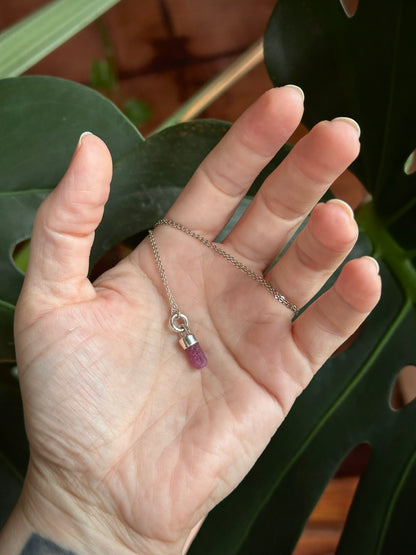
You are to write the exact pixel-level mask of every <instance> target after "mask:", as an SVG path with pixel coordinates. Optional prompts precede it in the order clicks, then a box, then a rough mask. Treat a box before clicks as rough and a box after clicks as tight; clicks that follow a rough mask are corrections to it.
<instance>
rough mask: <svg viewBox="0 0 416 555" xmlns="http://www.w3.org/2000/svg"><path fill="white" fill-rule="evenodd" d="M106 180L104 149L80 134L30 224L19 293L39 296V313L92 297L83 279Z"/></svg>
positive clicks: (108, 161) (108, 170) (107, 167)
mask: <svg viewBox="0 0 416 555" xmlns="http://www.w3.org/2000/svg"><path fill="white" fill-rule="evenodd" d="M111 176H112V162H111V155H110V153H109V151H108V149H107V147H106V145H105V144H104V142H103V141H102V140H101V139H99V138H98V137H96V136H95V135H92V134H91V133H89V132H86V133H83V134H82V135H81V137H80V139H79V142H78V145H77V147H76V149H75V152H74V155H73V157H72V160H71V163H70V165H69V168H68V170H67V171H66V173H65V175H64V177H63V178H62V180H61V182H60V183H59V185H58V186H57V187H56V188H55V189H54V190H53V191H52V193H51V194H50V195H49V196H48V197H47V198H46V199H45V200H44V201H43V203H42V204H41V205H40V207H39V209H38V212H37V214H36V217H35V222H34V225H33V232H32V240H31V245H30V255H29V264H28V268H27V272H26V278H25V283H24V290H25V291H26V292H28V291H29V292H30V295H31V296H32V295H33V296H34V297H35V298H36V297H37V298H38V297H39V295H40V296H41V297H42V298H43V299H42V300H43V302H44V303H45V304H43V308H47V307H48V306H56V305H57V304H58V305H59V304H62V303H71V302H75V301H76V302H80V301H84V300H89V299H92V298H94V296H95V292H94V288H93V287H92V285H91V283H90V281H89V280H88V278H87V276H88V268H89V256H90V252H91V247H92V244H93V241H94V232H95V230H96V228H97V226H98V224H99V223H100V221H101V219H102V216H103V212H104V205H105V203H106V201H107V199H108V195H109V191H110V181H111ZM45 305H46V306H45Z"/></svg>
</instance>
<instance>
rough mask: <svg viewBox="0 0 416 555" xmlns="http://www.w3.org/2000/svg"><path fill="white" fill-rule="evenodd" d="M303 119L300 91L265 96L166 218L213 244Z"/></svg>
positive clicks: (205, 163) (274, 91) (227, 137)
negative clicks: (193, 231)
mask: <svg viewBox="0 0 416 555" xmlns="http://www.w3.org/2000/svg"><path fill="white" fill-rule="evenodd" d="M302 114H303V92H302V90H301V89H300V88H299V87H297V86H295V85H286V86H285V87H281V88H275V89H270V90H269V91H267V92H266V93H264V94H263V95H262V96H261V97H260V98H259V99H258V100H257V101H256V102H255V103H254V104H253V105H252V106H251V107H250V108H248V109H247V110H246V111H245V112H244V113H243V114H242V116H240V118H239V119H238V120H237V121H236V122H235V124H234V125H233V126H232V127H231V129H230V130H229V131H228V132H227V134H226V135H225V136H224V138H223V139H222V140H221V141H220V142H219V143H218V145H217V146H216V147H215V148H214V149H213V150H212V151H211V152H210V154H209V155H208V156H207V157H206V158H205V160H204V161H203V162H202V164H201V165H200V166H199V168H198V169H197V170H196V172H195V173H194V175H193V176H192V178H191V180H190V181H189V183H188V184H187V185H186V187H185V188H184V190H183V191H182V193H181V194H180V196H179V197H178V199H177V200H176V202H175V203H174V205H173V206H172V208H171V209H170V210H169V212H168V214H167V217H169V218H172V219H173V220H176V221H178V222H180V223H182V224H184V225H186V226H187V227H189V228H190V229H193V230H195V231H199V232H200V233H202V234H203V235H204V236H205V237H207V238H209V239H211V240H212V239H215V237H217V235H218V234H219V233H220V231H221V230H222V229H223V227H224V226H225V225H226V223H227V222H228V220H229V219H230V217H231V216H232V214H233V212H234V211H235V209H236V208H237V206H238V204H239V203H240V201H241V199H242V198H243V197H244V195H245V194H246V192H247V191H248V189H249V188H250V186H251V184H252V183H253V181H254V180H255V178H256V177H257V175H258V174H259V172H260V171H261V170H262V169H263V168H264V166H266V165H267V164H268V162H270V160H271V159H272V158H273V156H274V155H275V154H276V152H277V151H278V150H279V149H280V148H281V147H282V146H283V145H284V143H285V142H286V141H287V140H288V138H289V137H290V135H291V134H292V133H293V132H294V131H295V129H296V127H297V126H298V125H299V123H300V120H301V118H302Z"/></svg>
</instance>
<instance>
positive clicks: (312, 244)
mask: <svg viewBox="0 0 416 555" xmlns="http://www.w3.org/2000/svg"><path fill="white" fill-rule="evenodd" d="M357 236H358V228H357V224H356V222H355V220H354V214H353V212H352V210H351V208H350V207H349V206H348V205H347V204H346V203H345V202H343V201H340V200H338V199H334V200H331V201H328V202H327V203H326V204H323V203H321V204H318V205H317V206H316V207H315V209H314V210H313V211H312V213H311V216H310V218H309V221H308V224H307V225H306V227H305V228H304V229H303V230H302V231H301V233H299V235H298V236H297V237H296V239H295V241H294V242H293V243H292V245H291V246H290V247H289V249H288V250H287V251H286V252H285V254H284V255H283V256H282V258H281V259H280V260H279V261H278V263H277V264H276V265H275V266H274V267H273V268H272V269H271V270H270V272H268V274H267V280H268V281H270V282H271V283H272V284H273V286H274V287H276V289H277V290H278V291H279V292H281V293H282V294H284V295H285V297H286V298H288V299H289V300H290V301H291V302H293V303H295V304H296V306H298V307H301V306H303V305H304V304H305V303H306V302H308V301H309V300H310V299H311V298H312V297H313V296H314V295H315V294H316V293H317V292H318V291H319V290H320V289H321V287H322V286H323V285H324V283H325V282H326V281H327V279H328V278H329V277H330V276H331V275H332V273H333V272H334V271H335V270H336V269H337V268H338V266H339V265H340V264H341V263H342V261H343V260H344V259H345V257H346V256H347V255H348V253H349V252H350V251H351V249H352V247H353V246H354V243H355V241H356V239H357Z"/></svg>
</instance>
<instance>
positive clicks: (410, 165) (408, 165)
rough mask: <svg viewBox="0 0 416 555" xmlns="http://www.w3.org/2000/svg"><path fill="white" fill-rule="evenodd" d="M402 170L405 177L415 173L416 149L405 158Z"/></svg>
mask: <svg viewBox="0 0 416 555" xmlns="http://www.w3.org/2000/svg"><path fill="white" fill-rule="evenodd" d="M403 170H404V173H405V174H406V175H410V174H412V173H414V172H415V171H416V148H415V150H413V151H412V152H411V153H410V154H409V156H408V157H407V158H406V162H405V163H404V166H403Z"/></svg>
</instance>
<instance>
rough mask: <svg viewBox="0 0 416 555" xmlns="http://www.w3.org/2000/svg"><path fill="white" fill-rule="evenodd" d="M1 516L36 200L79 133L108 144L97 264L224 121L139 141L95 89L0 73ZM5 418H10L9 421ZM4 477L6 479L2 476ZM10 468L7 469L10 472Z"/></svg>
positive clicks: (20, 461) (15, 452)
mask: <svg viewBox="0 0 416 555" xmlns="http://www.w3.org/2000/svg"><path fill="white" fill-rule="evenodd" d="M0 121H1V123H2V124H1V127H0V145H1V149H0V152H1V154H0V215H1V217H0V238H1V239H0V416H1V421H2V422H3V424H2V426H0V489H1V491H2V495H1V496H0V517H1V518H3V515H4V511H6V512H7V510H8V509H9V508H10V507H11V506H12V501H13V502H14V501H16V494H17V493H18V491H19V488H17V487H16V483H19V482H18V480H17V479H16V476H17V474H16V472H15V471H14V470H11V469H12V467H14V468H15V469H17V470H18V472H20V475H22V474H24V471H25V464H26V462H27V452H28V450H27V444H26V440H25V437H24V426H23V418H22V411H21V404H20V397H19V394H18V391H17V390H16V384H14V388H13V387H12V386H13V384H10V372H9V371H10V366H11V363H12V362H13V361H14V356H15V355H14V344H13V313H14V306H15V303H16V300H17V297H18V294H19V291H20V287H21V285H22V281H23V273H22V272H21V271H20V270H19V269H18V268H17V267H16V266H15V264H14V262H13V258H12V253H13V250H14V247H15V245H16V244H17V243H19V242H21V241H22V240H24V239H26V238H28V237H30V234H31V228H32V224H33V218H34V215H35V212H36V209H37V207H38V206H39V204H40V202H41V201H42V199H43V198H44V197H45V196H46V195H47V194H48V193H49V191H51V189H52V188H53V187H55V185H56V184H57V183H58V181H59V180H60V178H61V177H62V175H63V173H64V172H65V169H66V167H67V166H68V163H69V161H70V159H71V156H72V153H73V151H74V148H75V146H76V144H77V141H78V137H79V135H80V134H81V133H82V132H83V131H85V130H89V131H92V132H94V133H95V134H97V135H98V136H100V137H101V138H102V139H103V140H104V141H105V142H106V143H107V145H108V147H109V149H110V151H111V154H112V157H113V163H114V176H113V181H112V188H111V195H110V199H109V201H108V205H107V208H106V211H105V215H104V218H103V221H102V224H101V225H100V227H99V229H98V231H97V234H96V240H95V243H94V249H93V253H92V264H94V263H95V262H96V261H97V260H98V259H99V258H100V257H101V256H102V255H103V254H104V253H105V252H106V251H107V250H108V249H109V248H110V247H111V246H113V245H114V244H116V243H118V242H119V241H121V240H123V239H124V238H126V237H129V236H131V235H134V234H137V233H138V232H140V231H142V230H145V229H148V228H149V227H151V226H152V224H153V223H154V222H155V221H156V220H157V219H159V218H160V217H161V216H162V215H163V214H164V213H165V212H166V210H167V209H168V208H169V207H170V205H171V204H172V202H173V201H174V199H175V198H176V196H177V195H178V193H179V192H180V190H181V189H182V187H183V185H184V184H186V183H187V181H188V180H189V178H190V176H191V175H192V173H193V172H194V171H195V169H196V167H197V166H198V165H199V163H200V162H201V160H202V159H203V158H204V156H205V155H206V154H207V153H208V152H209V150H211V148H212V147H213V146H214V145H215V144H216V143H217V142H218V140H219V139H220V138H221V137H222V136H223V135H224V133H225V132H226V130H227V129H228V127H229V124H227V123H224V122H219V121H209V120H206V121H203V122H198V123H189V124H181V125H178V126H176V127H172V128H169V129H166V130H165V131H163V132H162V133H159V134H158V135H154V136H153V137H151V138H150V139H149V140H147V141H145V140H144V139H143V137H142V136H141V135H140V133H139V132H138V131H137V129H136V128H135V127H134V126H133V125H132V124H131V123H130V122H129V121H128V120H127V119H126V118H125V116H123V114H122V113H121V112H120V111H119V110H118V109H117V108H116V107H115V106H114V104H112V103H111V102H110V101H108V100H107V99H105V98H104V97H103V96H101V95H100V94H98V93H96V92H94V91H93V90H92V89H89V88H87V87H84V86H81V85H78V84H76V83H71V82H69V81H64V80H61V79H56V78H49V77H22V78H16V79H5V80H3V81H0ZM6 423H7V424H6ZM2 476H4V477H5V478H4V480H5V481H3V482H2V481H1V480H2ZM7 476H9V477H10V476H11V477H10V479H9V478H7ZM2 503H4V504H5V506H6V509H4V506H3V504H2Z"/></svg>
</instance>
